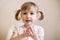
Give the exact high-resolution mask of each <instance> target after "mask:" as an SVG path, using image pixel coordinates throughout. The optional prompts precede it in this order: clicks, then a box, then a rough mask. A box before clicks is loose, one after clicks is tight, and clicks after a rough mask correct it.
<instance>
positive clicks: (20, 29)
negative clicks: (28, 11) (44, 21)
mask: <svg viewBox="0 0 60 40" xmlns="http://www.w3.org/2000/svg"><path fill="white" fill-rule="evenodd" d="M33 29H34V31H35V33H36V34H37V35H38V36H44V29H43V28H42V27H41V26H37V25H34V27H33ZM24 31H25V26H24V25H23V26H13V27H11V28H10V30H9V32H8V36H7V38H6V40H9V39H10V38H11V36H12V33H13V32H16V33H18V34H23V33H24ZM21 40H33V39H32V38H31V37H25V38H22V39H21Z"/></svg>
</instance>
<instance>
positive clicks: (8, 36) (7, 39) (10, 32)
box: [6, 26, 14, 40]
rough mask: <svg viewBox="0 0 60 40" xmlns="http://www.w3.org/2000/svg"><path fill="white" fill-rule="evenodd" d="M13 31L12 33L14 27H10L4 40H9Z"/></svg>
mask: <svg viewBox="0 0 60 40" xmlns="http://www.w3.org/2000/svg"><path fill="white" fill-rule="evenodd" d="M13 31H14V27H13V26H12V27H11V28H10V29H9V30H8V33H7V36H6V40H10V38H11V36H12V34H13Z"/></svg>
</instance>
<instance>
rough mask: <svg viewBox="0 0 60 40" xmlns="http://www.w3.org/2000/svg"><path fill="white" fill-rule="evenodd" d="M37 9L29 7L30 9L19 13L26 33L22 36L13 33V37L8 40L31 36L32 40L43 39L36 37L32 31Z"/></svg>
mask: <svg viewBox="0 0 60 40" xmlns="http://www.w3.org/2000/svg"><path fill="white" fill-rule="evenodd" d="M37 17H38V14H37V9H36V8H35V7H34V6H31V8H30V9H26V10H22V11H21V18H22V20H23V22H24V24H25V27H26V31H25V32H24V33H23V34H21V35H20V34H16V33H14V32H13V35H12V37H11V39H10V40H20V39H22V38H24V37H28V36H31V38H33V39H34V40H43V37H39V36H37V34H36V33H35V32H34V30H33V26H34V22H35V20H36V19H37Z"/></svg>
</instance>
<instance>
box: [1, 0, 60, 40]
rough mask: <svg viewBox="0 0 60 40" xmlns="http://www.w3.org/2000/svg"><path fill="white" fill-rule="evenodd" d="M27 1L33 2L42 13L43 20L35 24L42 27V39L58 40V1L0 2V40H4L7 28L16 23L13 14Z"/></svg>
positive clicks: (59, 16) (59, 25)
mask: <svg viewBox="0 0 60 40" xmlns="http://www.w3.org/2000/svg"><path fill="white" fill-rule="evenodd" d="M27 1H32V2H35V3H36V4H37V5H38V6H39V8H40V11H43V13H44V20H43V21H37V22H36V23H35V24H37V25H41V26H43V28H44V30H45V36H44V39H45V40H60V0H0V40H5V38H6V35H7V33H8V30H9V28H10V27H11V26H12V25H15V24H16V23H17V21H16V20H15V18H14V16H15V12H16V10H17V9H19V8H20V6H21V5H22V4H23V3H24V2H27ZM19 22H20V24H21V21H19ZM19 22H18V23H19Z"/></svg>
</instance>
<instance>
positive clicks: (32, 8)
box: [21, 5, 37, 12]
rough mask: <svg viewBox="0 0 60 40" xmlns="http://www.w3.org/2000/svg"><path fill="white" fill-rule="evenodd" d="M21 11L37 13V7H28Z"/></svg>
mask: <svg viewBox="0 0 60 40" xmlns="http://www.w3.org/2000/svg"><path fill="white" fill-rule="evenodd" d="M21 11H24V12H29V11H30V12H36V11H37V7H35V6H33V5H32V6H28V7H26V8H25V7H24V8H23V9H22V10H21Z"/></svg>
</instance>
